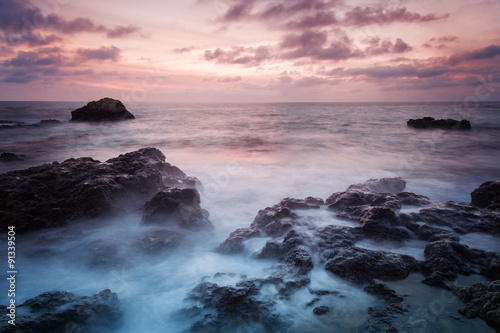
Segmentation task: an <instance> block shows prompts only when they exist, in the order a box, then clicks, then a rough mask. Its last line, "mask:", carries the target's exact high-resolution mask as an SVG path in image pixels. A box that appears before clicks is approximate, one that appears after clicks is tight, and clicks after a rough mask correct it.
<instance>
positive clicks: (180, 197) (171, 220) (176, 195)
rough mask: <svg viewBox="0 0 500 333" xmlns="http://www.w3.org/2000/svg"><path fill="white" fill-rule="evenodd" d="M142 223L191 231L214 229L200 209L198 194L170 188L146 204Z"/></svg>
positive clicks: (190, 189) (188, 189)
mask: <svg viewBox="0 0 500 333" xmlns="http://www.w3.org/2000/svg"><path fill="white" fill-rule="evenodd" d="M142 223H143V224H158V225H164V226H179V227H181V228H183V229H188V230H193V231H200V230H213V229H214V226H213V224H212V223H211V222H210V221H209V220H208V218H207V214H206V211H204V210H202V209H201V207H200V194H199V193H198V191H197V190H196V189H194V188H176V187H171V188H169V189H167V190H164V191H161V192H158V193H157V194H156V195H155V196H154V197H153V198H152V199H151V200H150V201H148V202H147V203H146V205H145V208H144V214H143V216H142Z"/></svg>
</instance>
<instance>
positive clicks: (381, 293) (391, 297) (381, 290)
mask: <svg viewBox="0 0 500 333" xmlns="http://www.w3.org/2000/svg"><path fill="white" fill-rule="evenodd" d="M363 290H364V291H366V292H367V293H368V294H370V295H373V296H376V297H379V298H382V299H384V300H385V301H387V302H389V303H398V302H402V301H403V300H404V297H403V296H401V295H398V294H396V292H395V291H394V290H392V289H389V288H387V287H386V286H385V285H384V284H382V283H378V282H372V283H370V284H369V285H367V286H365V287H364V288H363Z"/></svg>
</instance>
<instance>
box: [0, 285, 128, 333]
mask: <svg viewBox="0 0 500 333" xmlns="http://www.w3.org/2000/svg"><path fill="white" fill-rule="evenodd" d="M1 308H2V310H1V311H2V312H4V313H5V314H6V313H7V312H8V310H7V309H6V306H2V307H1ZM17 310H18V311H17V312H18V313H16V321H15V323H16V325H15V326H13V325H7V321H6V320H2V323H0V325H2V324H3V325H4V326H3V327H1V328H0V332H1V333H14V332H23V333H38V332H66V331H68V329H69V328H71V327H72V328H71V330H75V329H77V328H78V329H81V330H82V331H84V332H89V333H99V332H114V331H116V329H117V328H118V327H119V326H120V325H121V321H122V317H123V312H122V311H121V310H120V307H119V301H118V297H117V296H116V294H115V293H112V292H111V291H110V290H109V289H106V290H103V291H101V292H100V293H98V294H96V295H93V296H91V297H89V296H81V297H80V296H75V295H73V294H71V293H68V292H65V291H50V292H46V293H43V294H41V295H39V296H37V297H34V298H32V299H29V300H27V301H26V302H24V303H23V304H21V305H20V306H19V307H18V308H17ZM2 317H6V315H3V316H2ZM68 325H69V326H68Z"/></svg>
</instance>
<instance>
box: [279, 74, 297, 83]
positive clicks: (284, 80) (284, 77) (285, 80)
mask: <svg viewBox="0 0 500 333" xmlns="http://www.w3.org/2000/svg"><path fill="white" fill-rule="evenodd" d="M278 79H279V80H280V82H281V83H291V82H292V81H293V78H292V77H291V76H289V75H282V76H280V77H279V78H278Z"/></svg>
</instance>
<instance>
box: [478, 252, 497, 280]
mask: <svg viewBox="0 0 500 333" xmlns="http://www.w3.org/2000/svg"><path fill="white" fill-rule="evenodd" d="M481 274H483V275H484V276H486V277H488V278H490V279H491V280H500V255H497V256H496V257H493V258H491V260H490V261H489V262H488V263H487V264H486V265H485V267H483V269H482V270H481Z"/></svg>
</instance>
